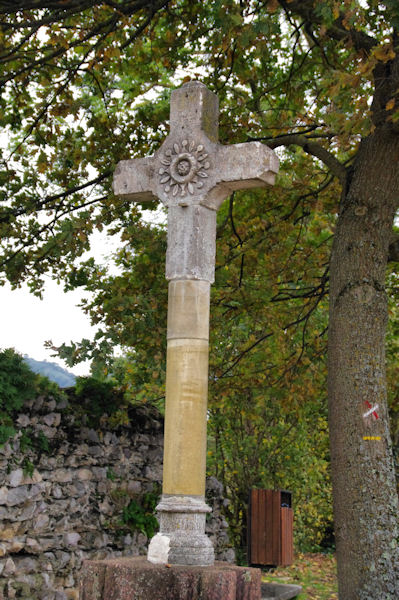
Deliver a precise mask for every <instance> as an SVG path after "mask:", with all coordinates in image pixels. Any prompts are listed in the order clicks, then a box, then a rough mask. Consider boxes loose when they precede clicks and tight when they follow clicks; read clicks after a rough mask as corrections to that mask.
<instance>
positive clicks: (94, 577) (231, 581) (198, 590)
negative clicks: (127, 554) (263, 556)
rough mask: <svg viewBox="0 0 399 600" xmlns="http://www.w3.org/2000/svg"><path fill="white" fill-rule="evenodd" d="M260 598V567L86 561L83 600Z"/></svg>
mask: <svg viewBox="0 0 399 600" xmlns="http://www.w3.org/2000/svg"><path fill="white" fill-rule="evenodd" d="M133 598H134V600H150V599H151V600H260V598H261V592H260V570H259V569H243V568H242V567H234V566H231V565H228V564H226V563H225V564H223V563H216V564H215V565H214V566H212V567H205V568H204V567H193V566H190V567H184V566H178V565H166V566H165V565H153V564H151V563H149V562H148V561H146V560H145V559H143V558H137V557H136V558H121V559H112V560H108V561H86V562H85V563H84V565H83V570H82V575H81V582H80V600H132V599H133Z"/></svg>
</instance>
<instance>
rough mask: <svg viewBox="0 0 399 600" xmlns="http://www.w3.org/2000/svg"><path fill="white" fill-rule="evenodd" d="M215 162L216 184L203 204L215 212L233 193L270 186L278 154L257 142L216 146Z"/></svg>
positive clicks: (274, 175)
mask: <svg viewBox="0 0 399 600" xmlns="http://www.w3.org/2000/svg"><path fill="white" fill-rule="evenodd" d="M216 162H217V164H218V171H217V176H216V181H215V183H216V185H215V187H214V188H213V189H212V190H211V192H210V193H209V195H208V198H207V199H206V202H204V203H203V204H205V205H206V206H208V208H213V209H214V210H217V209H218V208H219V206H220V205H221V204H222V202H223V200H224V199H225V198H226V197H227V196H228V195H229V194H230V193H231V192H233V191H235V190H244V189H248V188H260V187H268V186H269V185H273V184H274V180H275V177H276V174H277V173H278V167H279V160H278V158H277V155H276V154H275V153H274V152H273V150H271V149H270V148H268V147H267V146H265V145H264V144H261V143H260V142H247V143H244V144H235V145H233V146H219V147H218V149H217V159H216Z"/></svg>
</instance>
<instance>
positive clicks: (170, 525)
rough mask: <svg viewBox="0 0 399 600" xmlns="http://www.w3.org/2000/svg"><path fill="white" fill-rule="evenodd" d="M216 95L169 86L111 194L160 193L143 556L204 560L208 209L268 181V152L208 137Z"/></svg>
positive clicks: (212, 215)
mask: <svg viewBox="0 0 399 600" xmlns="http://www.w3.org/2000/svg"><path fill="white" fill-rule="evenodd" d="M218 113H219V109H218V98H217V96H216V95H215V94H214V93H212V92H211V91H210V90H208V89H207V88H206V86H205V85H203V84H202V83H199V82H197V81H190V82H189V83H186V84H184V85H183V86H182V87H181V88H179V89H176V90H174V91H173V92H172V96H171V105H170V133H169V135H168V137H167V138H166V140H165V141H164V143H163V144H162V146H161V148H160V149H159V150H158V151H157V152H156V153H155V154H154V155H153V156H149V157H146V158H138V159H134V160H124V161H121V162H120V163H119V164H118V166H117V168H116V170H115V175H114V183H113V187H114V192H115V194H116V195H118V196H121V197H123V198H125V199H127V200H133V201H143V200H155V199H160V200H161V202H163V204H164V205H165V206H167V208H168V246H167V253H166V279H168V280H169V282H170V283H169V299H168V327H167V344H168V345H167V362H166V404H165V442H164V466H163V488H162V498H161V501H160V503H159V504H158V506H157V510H158V514H159V520H160V532H159V533H158V534H156V535H155V537H154V538H153V539H152V540H151V543H150V546H149V549H148V560H149V561H151V562H159V563H165V564H166V563H171V564H186V565H211V564H213V561H214V552H213V547H212V544H211V542H210V540H209V539H208V537H207V536H206V535H205V517H206V513H207V512H210V510H211V509H210V508H209V507H208V506H207V505H206V503H205V469H206V421H207V394H208V339H209V298H210V285H211V283H213V281H214V271H215V246H216V212H217V210H218V208H219V207H220V205H221V204H222V202H223V200H224V199H225V198H226V197H227V196H229V195H230V194H231V193H232V192H233V191H234V190H240V189H247V188H254V187H266V186H267V185H272V184H273V183H274V178H275V174H276V173H277V171H278V159H277V157H276V155H275V154H274V153H273V152H272V150H270V149H269V148H268V147H267V146H264V145H263V144H260V143H259V142H250V143H245V144H236V145H233V146H222V145H221V144H219V143H218Z"/></svg>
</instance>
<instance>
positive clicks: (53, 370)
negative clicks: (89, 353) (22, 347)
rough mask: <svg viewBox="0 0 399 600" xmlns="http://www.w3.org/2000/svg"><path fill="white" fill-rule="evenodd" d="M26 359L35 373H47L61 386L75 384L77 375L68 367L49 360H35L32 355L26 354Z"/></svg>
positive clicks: (46, 375) (46, 374) (51, 379)
mask: <svg viewBox="0 0 399 600" xmlns="http://www.w3.org/2000/svg"><path fill="white" fill-rule="evenodd" d="M24 361H25V362H26V363H27V364H28V365H29V367H30V368H31V369H32V371H33V372H34V373H40V375H45V377H48V378H49V379H50V381H54V382H55V383H57V384H58V385H59V386H60V387H71V386H73V385H75V382H76V377H75V375H74V374H73V373H69V371H67V370H66V369H63V368H62V367H60V365H57V363H53V362H47V360H35V359H34V358H30V356H24Z"/></svg>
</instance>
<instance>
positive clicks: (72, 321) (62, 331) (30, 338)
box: [0, 233, 120, 375]
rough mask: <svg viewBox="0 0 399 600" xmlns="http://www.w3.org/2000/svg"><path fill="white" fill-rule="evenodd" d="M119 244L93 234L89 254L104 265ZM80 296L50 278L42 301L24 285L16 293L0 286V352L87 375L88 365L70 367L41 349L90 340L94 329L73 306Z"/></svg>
mask: <svg viewBox="0 0 399 600" xmlns="http://www.w3.org/2000/svg"><path fill="white" fill-rule="evenodd" d="M119 243H120V242H119V240H118V239H115V238H113V239H111V238H109V237H107V236H106V234H101V233H96V234H93V236H92V252H91V253H90V255H93V256H95V258H96V259H98V260H99V261H101V262H103V263H108V258H109V255H110V254H111V252H112V251H113V250H115V249H116V247H117V245H118V244H119ZM84 258H87V256H85V257H84ZM84 297H85V298H87V297H88V294H87V292H84V291H82V290H74V291H72V292H64V290H63V287H62V285H58V284H57V283H56V282H55V281H53V280H52V279H50V278H48V280H47V282H46V285H45V290H44V293H43V299H42V300H40V298H37V297H36V296H34V295H33V294H32V293H30V292H29V289H28V287H27V286H26V285H24V286H22V287H21V288H19V289H16V290H12V289H11V286H10V285H5V286H3V287H0V306H1V310H0V349H4V348H14V349H15V350H17V351H18V352H20V353H21V354H27V355H28V356H30V357H31V358H34V359H36V360H47V361H49V362H55V363H57V364H59V365H61V366H62V367H63V368H65V369H68V371H70V372H72V373H74V374H75V375H89V373H90V363H89V362H85V363H80V364H79V365H76V366H75V367H72V368H71V367H68V366H67V365H66V363H65V362H64V361H62V360H61V359H60V358H58V356H54V355H55V352H54V350H49V349H47V348H45V347H44V343H45V342H46V341H48V340H51V341H52V342H53V344H54V346H60V345H61V344H62V343H69V342H71V341H75V342H78V341H80V340H81V339H82V338H84V337H85V338H89V339H92V338H93V336H94V334H95V331H96V330H95V328H94V327H92V326H91V325H90V320H89V317H88V316H87V315H85V313H84V312H83V310H82V309H81V308H79V307H78V306H77V305H78V304H79V302H80V301H81V299H82V298H84Z"/></svg>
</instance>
